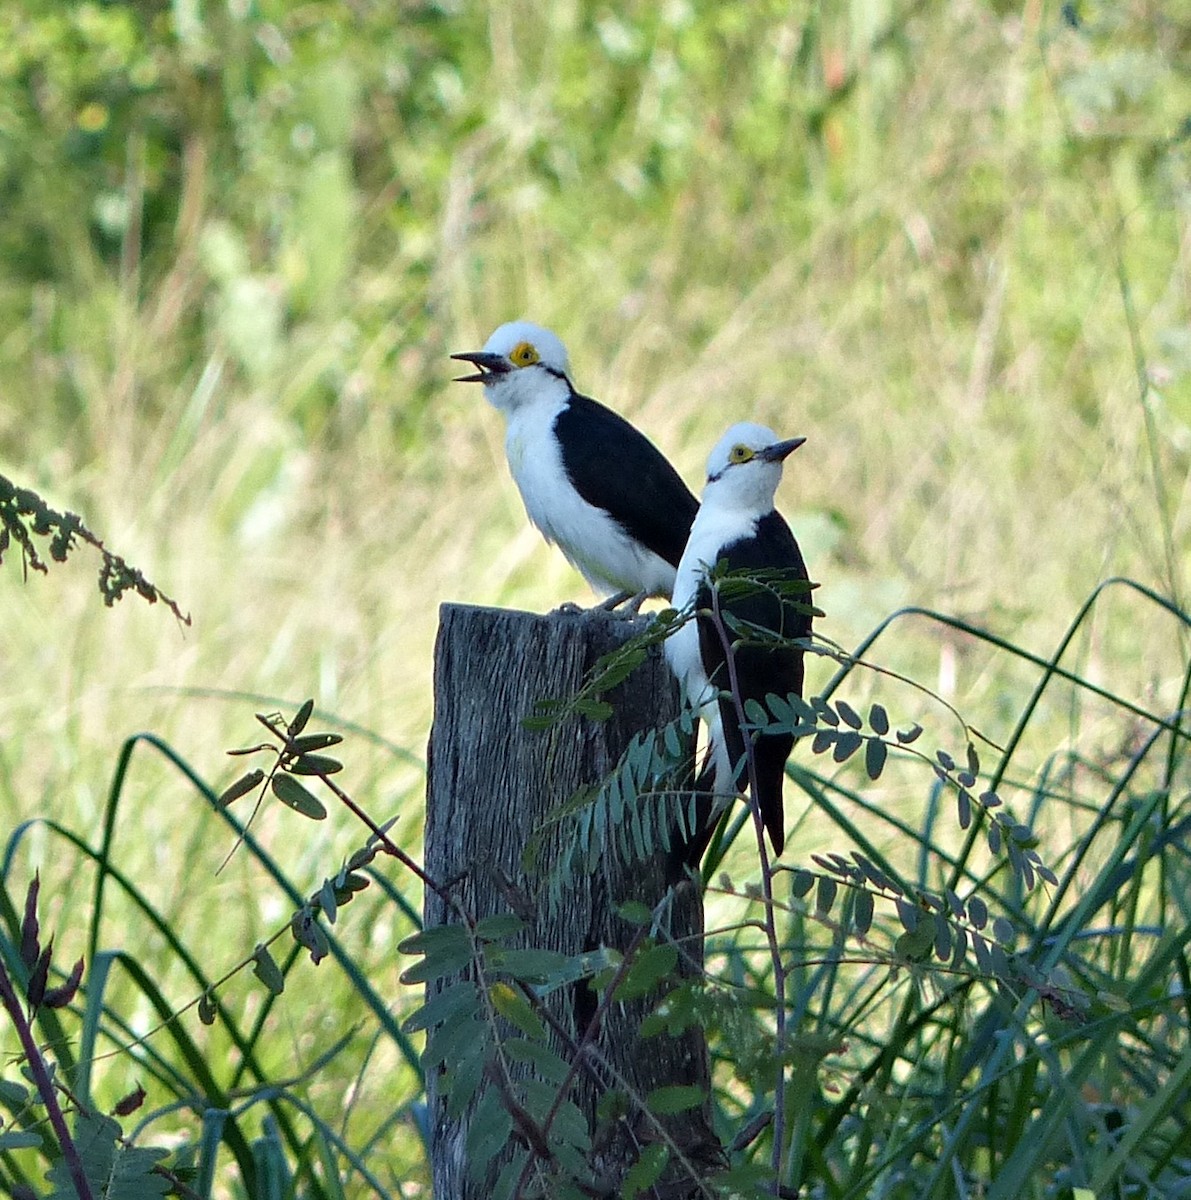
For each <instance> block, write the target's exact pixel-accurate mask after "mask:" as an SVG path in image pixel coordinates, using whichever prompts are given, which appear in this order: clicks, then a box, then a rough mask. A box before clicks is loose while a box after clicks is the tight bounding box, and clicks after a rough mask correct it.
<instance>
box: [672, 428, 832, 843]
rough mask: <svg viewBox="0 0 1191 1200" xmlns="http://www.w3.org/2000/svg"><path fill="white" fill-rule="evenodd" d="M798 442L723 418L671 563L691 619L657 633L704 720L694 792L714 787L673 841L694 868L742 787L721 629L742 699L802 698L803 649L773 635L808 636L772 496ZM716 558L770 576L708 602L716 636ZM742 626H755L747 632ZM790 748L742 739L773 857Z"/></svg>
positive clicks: (788, 543) (801, 568)
mask: <svg viewBox="0 0 1191 1200" xmlns="http://www.w3.org/2000/svg"><path fill="white" fill-rule="evenodd" d="M804 441H806V439H805V438H801V437H798V438H789V439H787V440H784V441H783V440H780V439H779V438H778V436H777V434H775V433H774V432H773V430H772V429H767V428H765V427H764V426H763V425H754V424H751V423H742V424H738V425H733V426H732V428H731V429H729V430H728V432H727V433H725V434H724V436H723V437H722V438H721V439H720V441H719V442H718V443H716V446H715V449H714V450H712V452H711V455H710V457H709V458H708V460H707V484H706V486H705V487H704V489H703V496H702V499H701V502H700V507H699V513H698V515H697V516H696V518H695V521H694V525H693V526H692V528H691V536H690V540H689V541H688V542H687V546H686V550H685V552H684V553H683V556H682V561H681V562H680V563H679V565H678V576H677V579H676V581H675V584H674V594H673V598H672V603H673V605H674V607H675V608H676V609H678V610H679V611H680V612H682V611H683V610H688V611H693V612H694V613H695V614H696V616H695V619H694V620H693V621H689V622H687V623H686V624H684V625H682V626H681V627H680V628H679V629H678V630H677V631H676V632H675V633H674V634H673V635H672V636H671V637H670V638H669V639H668V640H667V642H666V658H667V661H668V662H669V663H670V667H671V669H672V670H673V671H674V674H675V675H676V676H677V677H678V680H679V683H680V684H681V685H682V688H683V692H684V695H685V696H686V698H687V701H688V702H689V703H690V704H691V705H692V706H693V707H694V708H696V709H697V710H698V712H699V715H700V717H701V718H702V719H703V721H704V722H705V724H706V726H707V746H708V766H707V769H706V770H705V771H704V773H703V779H702V780H700V781H698V782H697V783H696V788H697V789H699V790H706V788H707V786H708V783H709V784H710V790H711V792H712V793H713V800H712V803H711V805H710V806H707V807H705V809H704V811H703V812H702V813H701V814H700V818H701V819H700V828H698V829H696V830H695V831H694V836H693V837H692V838H691V839H690V841H689V842H688V844H687V846H686V847H685V848H684V860H685V862H686V863H687V864H689V865H691V866H694V865H697V862H698V860H699V858H700V857H701V856H702V853H703V850H704V849H705V848H706V846H707V843H708V842H709V841H710V839H711V834H712V832H713V831H714V828H715V824H716V821H717V820H718V818H719V815H720V814H721V813H722V812H723V810H724V808H725V807H726V806H727V805H728V804H729V803H730V802H731V800H732V798H733V797H735V796H738V795H743V794H744V792H745V790H746V789H747V788H748V786H749V777H748V772H747V760H746V757H745V740H746V733H745V731H743V730H742V729H741V722H740V717H739V714H738V712H737V708H736V704H735V701H734V700H733V698H732V696H731V690H730V689H731V680H730V678H729V675H730V672H729V667H728V653H727V650H726V648H725V646H724V635H725V634H726V636H727V639H728V642H729V644H734V649H733V653H732V662H733V666H734V674H735V682H736V687H737V692H738V694H739V697H740V700H741V701H742V703H745V702H747V701H749V700H757V701H759V702H760V703H762V704H764V703H765V698H766V696H768V695H769V694H770V693H774V694H776V695H778V696H781V697H785V696H787V695H789V694H790V693H792V692H794V693H797V694H798V695H799V696H801V695H802V686H803V661H802V660H803V651H802V649H801V648H800V647H797V646H793V645H788V644H776V643H775V641H774V640H772V639H773V638H774V636H775V635H776V637H777V638H781V639H805V638H809V637H810V636H811V604H810V596H809V590H810V583H809V579H808V576H807V571H806V564H805V563H804V562H803V559H802V552H801V550H799V548H798V543H797V542H796V541H795V540H794V535H793V533H791V532H790V527H789V525H787V524H786V522H785V520H784V519H783V518H782V516H781V514H780V513H779V512H778V511H777V510H776V509H775V508H774V504H773V502H774V495H775V493H776V491H777V485H778V483H779V482H780V481H781V477H782V464H783V462H784V461H785V459H786V457H787V456H788V455H789V454H790V453H791V452H792V451H794V450H796V449H797V448H798V447H799V446H801V445H802V443H803V442H804ZM719 563H722V564H723V565H724V567H726V568H727V570H728V571H744V572H756V573H758V574H761V575H762V576H763V577H764V578H768V579H769V581H770V582H769V584H768V586H761V587H758V588H757V589H755V590H754V589H749V590H748V591H747V593H745V594H737V593H736V592H735V591H734V590H730V591H729V594H728V595H721V596H720V597H719V611H720V614H721V618H724V617H726V618H728V622H727V623H724V622H723V620H721V622H720V624H721V625H722V626H723V632H721V630H720V629H719V628H717V626H716V622H715V620H714V618H713V617H712V616H711V615H710V613H711V609H712V593H711V587H712V585H711V583H710V582H709V575H710V573H711V572H712V571H713V570H714V569H715V567H716V565H717V564H719ZM791 582H793V583H794V584H795V587H793V588H791V587H790V583H791ZM798 584H803V585H805V586H804V587H799V586H797V585H798ZM742 623H743V624H742ZM748 626H752V627H754V629H755V630H758V631H762V632H760V633H759V634H755V633H754V634H750V631H749V629H748V628H747V627H748ZM793 745H794V738H793V737H792V736H790V735H788V734H769V735H756V736H754V738H753V761H754V770H755V777H756V794H755V795H754V797H753V799H754V801H755V803H756V805H757V808H758V809H759V811H760V814H761V819H762V821H763V822H764V825H765V829H766V830H767V831H768V833H769V840H770V841H771V842H772V843H773V849H774V852H775V853H777V854H781V852H782V849H783V847H784V846H785V841H786V831H785V824H784V820H783V815H782V783H783V780H784V777H785V769H786V759H787V758H789V756H790V751H791V749H792V748H793Z"/></svg>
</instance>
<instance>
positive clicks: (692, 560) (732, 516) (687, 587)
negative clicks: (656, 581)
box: [666, 503, 757, 707]
mask: <svg viewBox="0 0 1191 1200" xmlns="http://www.w3.org/2000/svg"><path fill="white" fill-rule="evenodd" d="M756 528H757V518H756V517H755V516H754V515H752V514H749V513H744V512H741V511H740V510H737V509H724V508H722V507H719V506H717V505H714V504H713V505H707V504H706V503H705V504H703V505H702V506H701V507H700V509H699V511H698V513H696V514H695V522H694V524H693V525H692V526H691V536H690V538H689V539H688V540H687V544H686V549H685V550H684V551H683V553H682V558H681V560H680V561H679V563H678V571H677V573H676V575H675V578H674V594H673V596H672V597H671V601H670V602H671V604H673V605H674V607H675V608H676V609H678V610H679V611H680V612H681V611H682V610H683V609H685V608H688V607H689V606H690V605H691V604H692V602H693V601H694V599H695V594H696V593H697V592H698V590H699V586H700V584H701V583H702V582H703V579H704V577H705V576H706V575H707V573H708V571H710V570H711V568H712V567H714V566H715V564H716V561H717V560H718V559H719V557H720V555H721V554H722V552H723V549H724V547H725V546H727V545H730V544H731V543H732V542H735V541H738V540H739V539H740V538H741V537H748V536H751V535H752V534H753V533H754V532H755V530H756ZM666 661H667V662H668V663H669V664H670V669H671V670H672V671H673V672H674V674H675V675H676V676H677V677H678V680H679V682H680V683H681V684H682V688H683V691H684V692H685V693H686V696H687V699H688V701H689V703H691V704H692V705H694V706H695V707H700V706H704V705H706V703H707V701H708V698H709V695H710V689H709V686H708V679H707V672H706V671H705V670H704V669H703V660H702V657H701V656H700V653H699V631H698V629H697V628H696V625H695V622H694V621H688V622H687V624H685V625H684V626H683V627H682V628H681V629H680V630H678V632H677V633H675V634H673V635H672V636H671V637H669V638H668V639H667V640H666Z"/></svg>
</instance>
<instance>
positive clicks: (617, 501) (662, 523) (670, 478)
mask: <svg viewBox="0 0 1191 1200" xmlns="http://www.w3.org/2000/svg"><path fill="white" fill-rule="evenodd" d="M554 432H555V434H556V435H557V437H558V440H559V444H560V446H561V447H562V461H563V466H564V468H565V469H566V473H567V477H568V478H569V479H570V481H571V483H572V484H574V486H575V490H576V491H577V492H578V493H579V495H580V496H582V497H583V499H584V500H586V501H587V502H588V503H589V504H594V505H595V506H596V508H602V509H603V510H604V511H605V512H607V513H608V514H609V515H610V516H611V517H612V518H613V519H614V520H615V521H617V522H618V523H619V524H620V525H621V527H622V528H623V529H624V531H625V532H626V533H627V534H628V535H629V536H630V537H631V538H633V539H634V540H635V541H638V542H640V543H641V544H642V545H643V546H645V547H646V548H647V549H649V550H652V551H653V552H654V554H656V555H658V556H659V557H660V558H663V559H665V560H666V562H668V563H670V565H671V566H674V567H677V566H678V560H679V559H680V558H682V552H683V549H684V548H685V547H686V543H687V538H688V537H689V535H690V532H691V522H692V521H694V519H695V513H696V512H697V511H698V508H699V502H698V501H697V500H696V499H695V497H694V496H693V495H692V494H691V491H690V489H689V488H688V487H687V486H686V484H685V483H683V482H682V479H681V478H680V476H679V474H678V472H677V471H675V469H674V468H673V467H672V466H671V465H670V463H669V461H668V460H667V459H666V457H665V456H664V455H663V454H662V452H661V451H660V450H658V448H657V447H656V446H655V445H654V444H653V443H652V442H651V441H650V440H649V439H648V438H647V437H646V436H645V435H644V434H643V433H641V432H640V431H639V430H637V429H635V428H634V427H633V426H632V425H630V424H629V423H628V421H626V420H625V419H624V418H623V417H621V416H619V415H617V414H616V413H614V412H613V411H612V410H611V409H610V408H605V407H604V406H603V405H602V404H600V403H599V402H598V401H595V400H592V399H591V398H590V397H588V396H581V395H579V393H578V392H574V391H572V393H571V398H570V400H569V401H568V402H567V405H566V407H565V408H564V409H563V410H562V412H560V413H559V414H558V416H557V417H556V418H555V421H554ZM610 453H613V454H614V457H610Z"/></svg>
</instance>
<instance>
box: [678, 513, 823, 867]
mask: <svg viewBox="0 0 1191 1200" xmlns="http://www.w3.org/2000/svg"><path fill="white" fill-rule="evenodd" d="M720 558H721V559H723V560H726V563H727V567H728V569H729V570H730V571H740V570H744V571H771V570H775V569H780V570H781V571H782V572H783V573H784V574H785V575H786V577H787V578H788V579H793V580H808V579H809V577H808V575H807V571H806V564H805V563H804V562H803V560H802V551H801V550H800V549H799V548H798V543H797V541H795V539H794V535H793V533H791V532H790V527H789V525H787V524H786V522H785V521H784V520H783V519H782V516H781V514H780V513H777V512H771V513H768V514H767V515H766V516H764V517H762V518H761V519H760V520H759V521H758V522H757V527H756V531H755V533H754V535H753V536H752V537H748V538H744V539H742V540H740V541H737V542H732V543H730V544H729V545H727V546H725V547H724V549H723V551H722V552H721V554H720ZM710 606H711V591H710V588H709V587H708V586H707V585H706V584H704V585H703V586H702V587H700V589H699V593H698V596H697V598H696V601H695V608H696V611H702V610H704V609H708V608H710ZM809 606H810V595H809V592H808V593H806V594H803V595H795V596H779V595H778V594H777V593H776V592H773V591H770V590H768V589H760V588H759V589H758V590H757V591H755V592H750V593H749V594H748V595H744V596H739V597H732V598H723V597H721V604H720V607H721V611H723V612H725V613H729V614H731V615H732V616H733V617H735V618H737V620H740V621H747V622H748V623H749V624H750V625H757V626H759V627H760V628H762V629H767V630H770V631H771V632H773V633H776V634H779V635H780V636H782V637H786V638H808V637H810V635H811V614H810V612H809V611H808V610H809ZM698 627H699V654H700V656H701V658H702V660H703V669H704V670H705V671H706V672H707V677H708V679H710V680H711V681H712V683H713V684H714V685H715V686H716V687H717V688H720V689H721V690H724V691H726V690H727V689H728V687H729V681H728V669H727V655H726V653H725V651H724V645H723V641H722V640H721V638H720V635H719V632H718V631H717V630H716V628H715V625H714V624H713V622H712V620H711V618H710V617H706V616H700V617H699V618H698ZM747 636H748V635H747V632H746V633H742V634H738V633H734V632H732V631H731V630H729V631H728V638H729V641H731V642H734V643H735V642H737V640H738V639H742V638H747ZM734 657H735V661H736V678H737V682H738V684H739V686H740V694H741V698H742V699H743V700H745V701H748V700H757V701H759V702H761V703H764V701H765V697H766V696H767V695H769V693H770V692H774V693H776V694H777V695H779V696H787V695H789V694H790V693H791V692H796V693H797V694H798V695H799V696H801V695H802V682H803V662H802V660H803V652H802V651H801V650H798V649H794V648H792V647H782V648H773V647H769V646H758V645H738V646H737V648H736V652H735V655H734ZM720 722H721V725H722V726H723V731H724V744H725V746H726V747H727V750H728V755H729V758H730V760H731V761H732V762H733V763H741V767H740V771H739V773H738V776H737V787H739V788H740V789H741V790H743V789H744V786H745V784H746V783H747V779H748V776H747V774H746V770H747V768H746V767H745V765H744V763H743V757H744V737H743V735H742V733H741V731H740V724H739V721H738V720H737V717H736V708H735V705H734V704H733V702H732V700H731V698H730V697H726V698H721V699H720ZM793 746H794V739H793V738H792V737H790V736H789V735H771V736H768V737H759V738H758V739H757V742H756V746H755V748H754V758H755V760H756V769H757V787H758V791H759V795H758V796H757V804H758V806H759V807H760V809H761V816H762V818H763V819H764V821H765V828H766V829H767V830H768V831H769V840H770V841H771V842H772V843H773V848H774V851H775V852H776V853H778V854H780V853H781V852H782V848H783V847H784V846H785V842H786V831H785V824H784V821H783V815H782V783H783V781H784V779H785V774H786V759H787V758H789V757H790V751H791V749H793Z"/></svg>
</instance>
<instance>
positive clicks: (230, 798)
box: [215, 767, 265, 808]
mask: <svg viewBox="0 0 1191 1200" xmlns="http://www.w3.org/2000/svg"><path fill="white" fill-rule="evenodd" d="M264 777H265V773H264V771H262V770H261V769H260V767H257V768H256V770H254V771H249V772H247V773H246V774H244V775H241V776H240V778H239V779H237V780H236V782H235V783H233V784H232V785H231V786H230V787H227V788H224V790H223V791H222V792H220V794H219V799H218V800H216V801H215V803H216V805H218V807H219V808H227V807H228V805H229V804H234V803H235V802H236V801H237V800H239V799H240V797H241V796H247V795H248V793H249V792H251V791H252V789H253V788H255V787H257V786H258V785H259V784H260V782H261V781H262V780H263V779H264Z"/></svg>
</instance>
